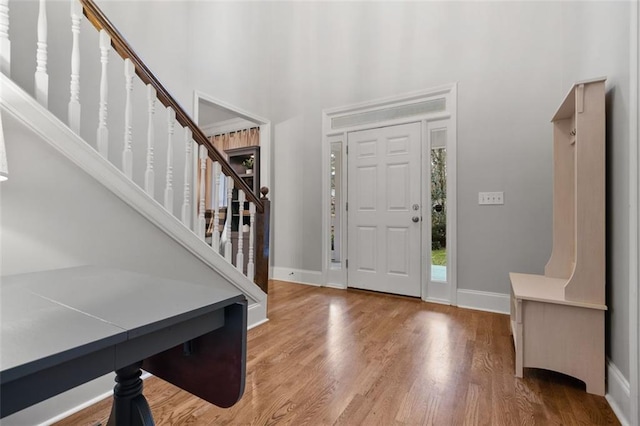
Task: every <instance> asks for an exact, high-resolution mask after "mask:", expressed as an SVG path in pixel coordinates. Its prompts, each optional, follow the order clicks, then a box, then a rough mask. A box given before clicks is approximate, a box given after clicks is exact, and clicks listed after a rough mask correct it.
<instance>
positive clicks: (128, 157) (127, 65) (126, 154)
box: [122, 58, 134, 179]
mask: <svg viewBox="0 0 640 426" xmlns="http://www.w3.org/2000/svg"><path fill="white" fill-rule="evenodd" d="M133 75H134V67H133V62H131V59H129V58H127V59H125V60H124V79H125V89H126V93H127V97H126V100H125V105H124V148H123V150H122V171H123V173H124V174H125V176H127V177H128V178H129V179H133V147H132V145H133V134H132V133H131V128H132V126H133V122H132V121H133V105H132V104H131V102H132V100H131V94H132V92H133Z"/></svg>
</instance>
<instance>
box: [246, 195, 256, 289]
mask: <svg viewBox="0 0 640 426" xmlns="http://www.w3.org/2000/svg"><path fill="white" fill-rule="evenodd" d="M255 221H256V205H255V204H253V203H251V202H250V203H249V259H248V261H247V278H249V280H251V281H253V277H254V276H255V274H256V272H255V263H254V260H253V259H254V254H253V251H254V247H253V246H254V244H253V238H254V237H253V235H254V232H255V231H254V224H255Z"/></svg>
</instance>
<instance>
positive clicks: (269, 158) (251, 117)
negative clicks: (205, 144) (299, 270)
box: [191, 90, 275, 278]
mask: <svg viewBox="0 0 640 426" xmlns="http://www.w3.org/2000/svg"><path fill="white" fill-rule="evenodd" d="M201 101H204V102H208V103H210V104H212V105H215V106H216V107H217V108H220V109H223V110H226V111H227V112H229V113H232V114H235V115H237V116H238V117H239V118H241V119H244V120H248V121H252V122H254V123H257V124H258V125H259V127H260V186H261V187H262V186H266V187H267V188H269V194H268V197H269V199H270V200H272V202H273V199H274V192H275V191H274V189H275V188H273V187H272V185H271V182H273V179H272V178H271V177H272V175H271V173H272V170H273V161H274V158H273V149H272V146H271V121H270V120H267V119H266V118H263V117H261V116H259V115H257V114H253V113H251V112H248V111H245V110H244V109H242V108H240V107H237V106H234V105H231V104H229V103H227V102H225V101H222V100H220V99H217V98H214V97H213V96H211V95H208V94H206V93H204V92H201V91H199V90H194V91H193V121H194V122H195V123H196V124H198V125H199V123H198V115H199V114H198V113H199V110H200V102H201ZM191 170H193V182H196V180H197V178H198V150H197V149H194V150H193V166H192V168H191ZM194 188H195V186H194ZM191 192H192V195H191V198H192V200H191V205H192V206H193V217H192V218H191V223H192V224H195V223H198V222H197V205H198V203H197V197H198V194H196V193H195V191H191ZM272 212H273V210H272ZM270 227H271V229H273V214H271V216H270ZM270 240H271V241H269V247H273V233H270ZM271 253H273V250H271ZM271 277H273V268H272V266H271V260H269V278H271Z"/></svg>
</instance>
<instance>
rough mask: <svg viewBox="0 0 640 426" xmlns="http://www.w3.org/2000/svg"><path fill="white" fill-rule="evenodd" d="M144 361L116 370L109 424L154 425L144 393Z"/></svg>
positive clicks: (128, 425)
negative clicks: (141, 376) (142, 369)
mask: <svg viewBox="0 0 640 426" xmlns="http://www.w3.org/2000/svg"><path fill="white" fill-rule="evenodd" d="M141 366H142V361H140V362H137V363H135V364H131V365H128V366H126V367H123V368H121V369H119V370H116V382H118V384H116V385H115V387H114V388H113V406H112V407H111V415H110V416H109V421H108V422H107V426H153V425H154V424H155V423H154V422H153V417H152V416H151V409H150V408H149V404H148V403H147V400H146V399H145V397H144V395H143V394H142V379H141V378H140V375H141V374H142V371H141V370H140V367H141Z"/></svg>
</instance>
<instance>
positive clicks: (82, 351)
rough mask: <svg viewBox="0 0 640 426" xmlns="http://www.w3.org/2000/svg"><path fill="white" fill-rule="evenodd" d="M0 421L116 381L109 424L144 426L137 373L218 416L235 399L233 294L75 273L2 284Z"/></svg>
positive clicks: (96, 270) (237, 317)
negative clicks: (112, 376)
mask: <svg viewBox="0 0 640 426" xmlns="http://www.w3.org/2000/svg"><path fill="white" fill-rule="evenodd" d="M0 290H1V293H0V297H1V304H2V310H1V315H2V317H1V318H2V321H1V334H0V340H1V341H2V345H1V347H0V418H2V417H6V416H8V415H10V414H13V413H15V412H17V411H19V410H22V409H24V408H26V407H29V406H31V405H33V404H35V403H37V402H40V401H42V400H44V399H47V398H50V397H52V396H54V395H57V394H59V393H61V392H64V391H66V390H68V389H71V388H73V387H75V386H78V385H80V384H82V383H85V382H87V381H89V380H92V379H94V378H97V377H100V376H102V375H104V374H107V373H109V372H110V371H115V372H116V382H117V384H116V386H115V388H114V404H113V409H112V413H111V417H110V419H109V425H152V424H153V419H152V417H151V412H150V410H149V407H148V405H147V402H146V400H145V399H144V396H143V395H142V380H141V379H140V374H141V370H140V369H141V368H144V369H145V370H147V371H149V372H150V373H152V374H154V375H156V376H158V377H160V378H162V379H164V380H167V381H168V382H171V383H173V384H174V385H176V386H178V387H181V388H183V389H184V390H186V391H188V392H191V393H193V394H194V395H196V396H198V397H200V398H202V399H205V400H207V401H209V402H211V403H213V404H216V405H218V406H221V407H229V406H231V405H233V404H234V403H235V402H237V401H238V400H239V399H240V397H241V396H242V393H243V391H244V381H245V362H246V329H247V301H246V298H245V297H244V295H242V294H241V293H240V292H239V291H235V290H222V289H215V288H211V287H206V286H201V285H196V284H192V283H187V282H182V281H176V280H169V279H161V278H154V277H150V276H147V275H142V274H137V273H132V272H126V271H120V270H115V269H109V268H101V267H94V266H83V267H77V268H69V269H60V270H54V271H46V272H38V273H31V274H21V275H14V276H8V277H3V278H2V283H1V287H0Z"/></svg>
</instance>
